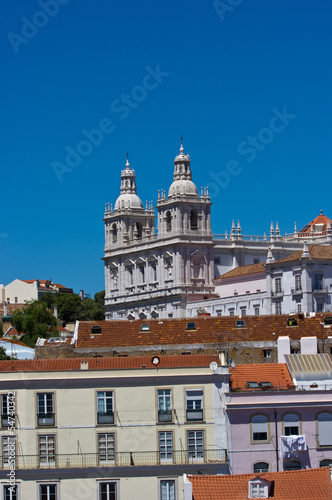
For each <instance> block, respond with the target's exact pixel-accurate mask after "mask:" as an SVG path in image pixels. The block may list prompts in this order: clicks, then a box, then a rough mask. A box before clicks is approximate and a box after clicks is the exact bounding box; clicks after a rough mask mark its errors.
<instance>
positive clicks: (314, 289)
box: [312, 286, 328, 294]
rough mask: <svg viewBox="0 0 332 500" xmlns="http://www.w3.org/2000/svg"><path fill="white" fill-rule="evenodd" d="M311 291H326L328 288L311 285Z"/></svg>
mask: <svg viewBox="0 0 332 500" xmlns="http://www.w3.org/2000/svg"><path fill="white" fill-rule="evenodd" d="M312 293H323V294H325V293H328V288H327V286H313V287H312Z"/></svg>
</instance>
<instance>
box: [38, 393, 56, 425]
mask: <svg viewBox="0 0 332 500" xmlns="http://www.w3.org/2000/svg"><path fill="white" fill-rule="evenodd" d="M37 425H38V426H45V425H46V426H47V425H54V394H53V393H51V392H49V393H45V394H37Z"/></svg>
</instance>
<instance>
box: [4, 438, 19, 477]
mask: <svg viewBox="0 0 332 500" xmlns="http://www.w3.org/2000/svg"><path fill="white" fill-rule="evenodd" d="M5 440H7V441H8V442H7V443H5ZM12 443H15V445H14V449H15V455H12V454H11V453H10V447H11V445H12ZM5 447H6V448H8V450H6V453H5ZM16 448H17V444H16V436H13V435H10V434H3V435H2V436H1V457H2V464H1V465H2V468H3V469H10V468H11V465H12V462H11V457H13V458H15V460H16ZM5 458H6V460H5ZM14 467H15V466H14Z"/></svg>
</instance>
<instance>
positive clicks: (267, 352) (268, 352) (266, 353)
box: [263, 349, 272, 358]
mask: <svg viewBox="0 0 332 500" xmlns="http://www.w3.org/2000/svg"><path fill="white" fill-rule="evenodd" d="M263 352H264V358H271V356H272V351H271V349H264V351H263Z"/></svg>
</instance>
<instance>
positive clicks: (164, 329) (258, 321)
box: [75, 313, 332, 349]
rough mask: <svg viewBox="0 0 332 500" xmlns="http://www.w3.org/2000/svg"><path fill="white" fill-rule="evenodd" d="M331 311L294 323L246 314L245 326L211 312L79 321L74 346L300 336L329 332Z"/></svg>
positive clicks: (171, 343) (87, 347)
mask: <svg viewBox="0 0 332 500" xmlns="http://www.w3.org/2000/svg"><path fill="white" fill-rule="evenodd" d="M331 315H332V313H316V315H315V317H309V318H304V317H303V316H301V318H300V317H299V315H295V316H292V317H295V318H297V323H298V325H297V326H294V327H291V326H287V319H288V318H289V316H288V315H271V316H245V317H242V318H241V320H244V321H245V327H244V328H238V327H237V326H236V321H237V320H238V319H239V318H238V317H236V316H216V317H213V316H210V317H204V318H202V317H201V318H198V317H196V318H189V319H188V318H187V319H185V318H183V319H162V320H158V319H156V320H152V319H151V320H133V321H129V320H122V321H121V320H112V321H80V322H79V326H78V338H77V341H76V346H75V347H76V348H80V349H93V348H103V347H105V348H106V347H107V348H111V347H112V348H114V349H116V348H117V347H120V346H121V347H122V346H123V347H125V346H151V345H153V346H161V347H162V346H163V345H188V344H216V343H220V342H241V341H242V342H246V341H247V342H248V341H255V340H260V341H264V340H265V341H276V340H277V339H278V337H279V336H283V335H288V336H289V337H290V339H291V340H300V338H301V337H312V336H315V337H317V338H319V339H321V338H322V335H327V334H329V335H331V329H330V328H324V329H323V330H324V331H323V333H322V327H321V322H322V321H323V318H324V316H331ZM188 322H194V323H195V324H196V329H195V330H188V329H187V323H188ZM146 323H149V325H150V329H149V330H148V331H141V325H142V324H146ZM97 325H98V326H100V327H101V334H93V333H91V327H92V326H97Z"/></svg>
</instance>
